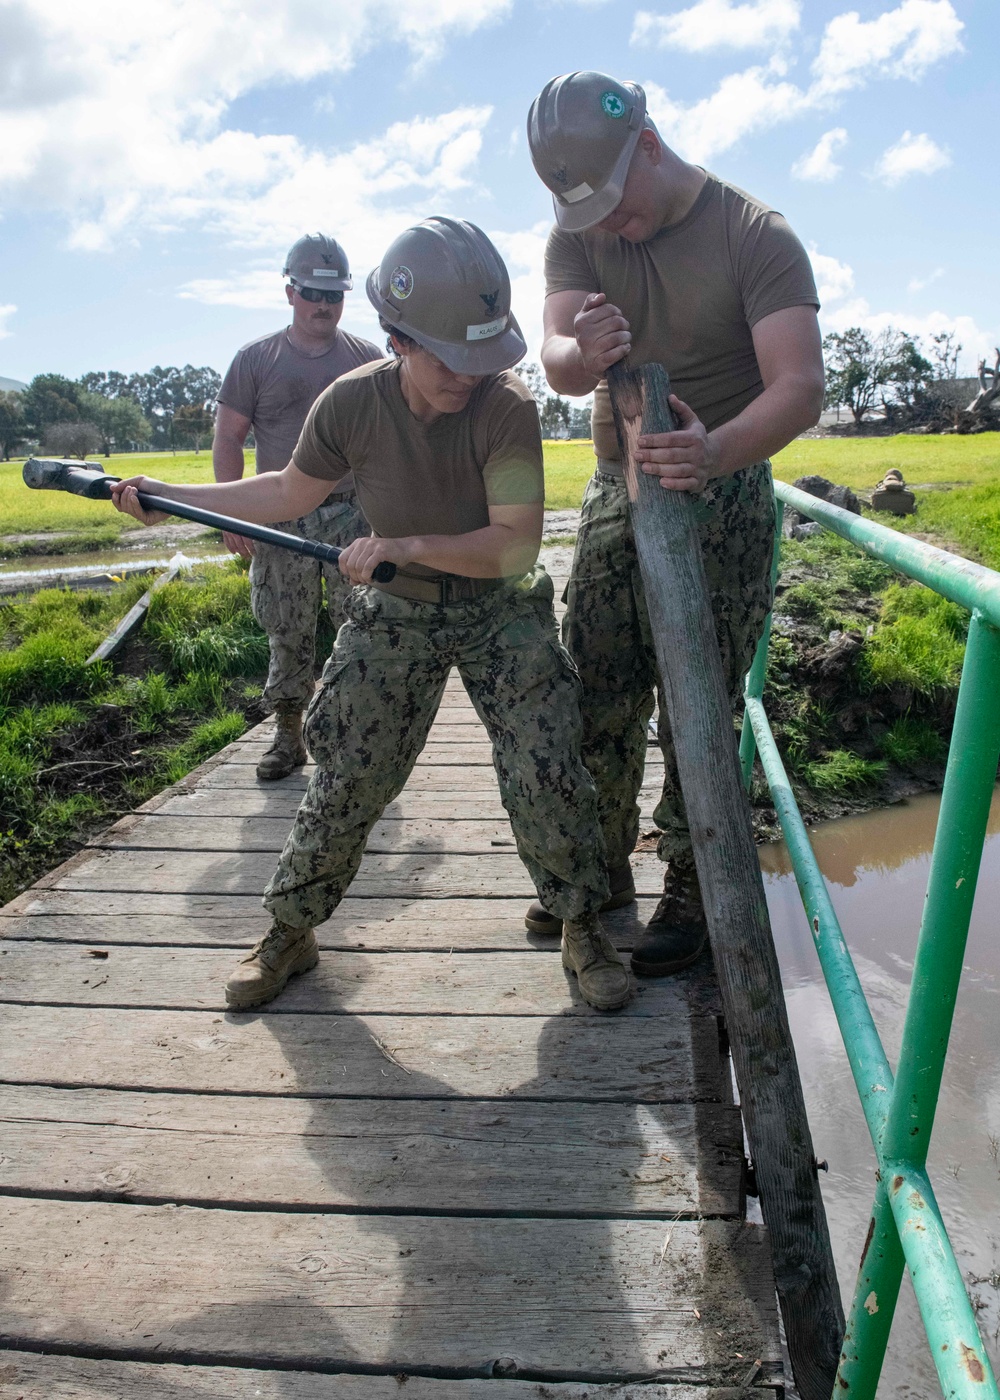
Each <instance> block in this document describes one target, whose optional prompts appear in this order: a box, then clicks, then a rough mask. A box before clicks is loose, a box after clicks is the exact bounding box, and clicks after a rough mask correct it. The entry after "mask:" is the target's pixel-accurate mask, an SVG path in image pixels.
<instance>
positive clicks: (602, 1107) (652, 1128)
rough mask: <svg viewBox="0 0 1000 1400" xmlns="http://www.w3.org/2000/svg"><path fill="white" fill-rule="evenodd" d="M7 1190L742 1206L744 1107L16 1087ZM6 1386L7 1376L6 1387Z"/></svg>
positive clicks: (679, 1209) (298, 1202)
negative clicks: (389, 1107) (389, 1100)
mask: <svg viewBox="0 0 1000 1400" xmlns="http://www.w3.org/2000/svg"><path fill="white" fill-rule="evenodd" d="M0 1123H2V1124H3V1125H4V1148H5V1151H4V1153H3V1154H2V1155H0V1192H3V1193H4V1194H9V1193H11V1192H24V1193H29V1192H34V1193H38V1194H43V1193H51V1194H53V1195H67V1196H80V1197H85V1198H94V1199H100V1198H102V1197H103V1198H107V1199H113V1200H140V1201H143V1202H145V1203H147V1204H149V1203H152V1202H156V1201H176V1202H184V1203H187V1204H203V1205H204V1204H208V1203H211V1202H215V1203H222V1204H229V1205H234V1204H235V1205H255V1206H260V1205H266V1206H269V1207H271V1208H278V1207H285V1208H293V1209H296V1210H301V1209H304V1208H308V1209H312V1210H331V1209H334V1210H348V1209H354V1210H380V1211H384V1210H392V1211H413V1210H417V1211H421V1210H423V1211H451V1212H466V1213H470V1214H490V1213H503V1214H529V1215H540V1214H559V1215H591V1216H604V1217H607V1216H614V1217H618V1218H622V1219H624V1218H626V1217H632V1216H651V1217H661V1216H664V1215H687V1216H692V1215H701V1216H730V1217H735V1216H737V1215H738V1213H739V1210H740V1177H741V1170H742V1161H743V1131H742V1126H741V1122H740V1116H739V1110H738V1109H736V1108H734V1107H733V1106H732V1105H729V1104H698V1105H691V1104H657V1105H645V1104H628V1105H624V1104H608V1103H604V1104H574V1103H560V1104H550V1103H515V1102H512V1103H508V1104H502V1105H499V1104H497V1103H496V1102H495V1101H493V1102H485V1103H483V1102H477V1101H476V1100H469V1099H458V1100H450V1101H445V1102H421V1101H419V1100H417V1101H407V1100H403V1101H400V1102H398V1103H395V1104H394V1105H393V1106H392V1113H391V1115H390V1114H389V1113H387V1112H386V1106H385V1104H384V1103H381V1102H366V1101H364V1100H352V1099H336V1100H333V1099H273V1098H252V1097H245V1096H243V1097H231V1096H220V1095H207V1096H206V1095H191V1094H138V1093H130V1092H128V1091H123V1090H113V1091H112V1090H89V1089H71V1090H67V1089H48V1088H36V1087H17V1086H13V1087H12V1086H8V1087H0ZM3 1394H4V1392H3V1389H2V1387H0V1396H2V1395H3Z"/></svg>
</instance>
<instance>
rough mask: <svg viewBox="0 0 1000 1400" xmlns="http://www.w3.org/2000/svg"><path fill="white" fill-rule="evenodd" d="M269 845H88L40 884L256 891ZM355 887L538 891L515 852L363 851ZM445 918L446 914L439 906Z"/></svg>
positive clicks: (268, 869)
mask: <svg viewBox="0 0 1000 1400" xmlns="http://www.w3.org/2000/svg"><path fill="white" fill-rule="evenodd" d="M274 867H275V858H274V856H272V855H269V854H267V853H264V852H254V851H247V852H245V853H231V852H230V853H226V852H198V851H103V850H96V849H88V850H85V851H80V852H78V854H77V855H75V856H74V857H73V858H72V860H69V861H67V862H66V864H65V865H62V866H60V867H59V868H58V869H57V870H53V871H52V872H51V873H50V874H48V875H46V876H45V877H44V878H43V879H42V880H40V881H39V884H40V885H48V886H55V887H56V888H58V889H65V890H69V889H78V890H88V889H89V890H109V891H110V890H144V891H148V892H149V893H151V894H152V893H169V892H172V891H173V892H177V893H183V892H186V891H188V890H197V891H198V892H199V893H201V894H259V893H260V892H261V891H262V890H263V889H264V886H265V885H266V884H267V882H268V880H269V879H270V878H271V876H272V875H273V873H274ZM632 870H633V874H634V877H635V885H636V889H637V890H638V891H639V892H640V893H642V894H657V893H659V892H660V891H661V890H662V888H663V874H662V866H661V865H660V862H659V861H658V860H657V858H656V856H655V854H652V853H649V854H647V853H644V852H643V853H640V854H638V855H635V856H633V858H632ZM351 890H352V891H353V893H354V895H355V897H357V896H364V895H371V896H379V897H383V898H384V897H386V896H392V897H407V896H409V897H411V898H412V897H415V896H418V895H419V896H421V897H423V898H425V899H448V898H450V897H453V896H470V895H471V896H479V897H483V898H493V897H512V896H514V895H520V896H523V897H527V898H529V899H530V898H532V897H533V896H534V893H535V891H534V887H533V885H532V883H531V880H530V878H529V876H528V872H527V871H526V870H525V868H524V866H523V865H522V864H521V862H520V860H519V859H518V857H517V856H516V855H513V854H507V853H506V852H503V853H500V852H498V853H497V854H495V855H491V856H490V857H489V859H484V858H483V857H482V856H469V855H465V856H462V855H450V856H447V857H436V856H433V855H366V856H365V857H364V858H363V860H362V862H361V868H360V870H359V871H358V874H357V876H356V877H355V879H354V881H353V883H352V885H351ZM442 917H445V918H446V917H447V914H446V913H444V912H443V911H442Z"/></svg>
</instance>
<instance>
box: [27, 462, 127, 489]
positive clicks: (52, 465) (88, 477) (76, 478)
mask: <svg viewBox="0 0 1000 1400" xmlns="http://www.w3.org/2000/svg"><path fill="white" fill-rule="evenodd" d="M21 476H22V479H23V481H24V484H25V486H30V487H31V489H32V490H33V491H68V492H69V493H70V494H71V495H73V496H89V497H91V498H92V499H94V500H108V499H109V498H110V496H111V483H112V482H113V481H117V480H118V479H119V478H118V477H116V476H107V475H106V473H105V471H104V468H103V467H102V466H101V464H100V462H74V461H71V460H68V459H67V458H65V457H29V459H28V460H27V461H26V462H25V464H24V467H23V468H22V471H21Z"/></svg>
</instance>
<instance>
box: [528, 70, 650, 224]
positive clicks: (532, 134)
mask: <svg viewBox="0 0 1000 1400" xmlns="http://www.w3.org/2000/svg"><path fill="white" fill-rule="evenodd" d="M645 123H646V94H645V92H644V91H643V90H642V88H641V87H640V86H639V84H638V83H620V82H618V80H617V79H616V78H609V77H608V75H607V74H606V73H591V72H585V73H567V74H565V75H564V76H563V77H561V78H553V79H552V81H551V82H548V83H546V84H545V86H544V87H543V88H542V90H541V92H540V93H539V94H538V96H537V97H536V98H535V100H534V102H533V103H532V104H531V111H530V112H529V113H528V145H529V146H530V148H531V159H532V161H533V163H534V166H535V169H536V170H537V172H538V174H539V176H540V178H541V180H542V181H543V183H544V184H545V185H547V186H548V188H549V189H550V190H551V192H552V203H553V204H554V206H555V211H556V223H557V224H558V225H559V227H560V228H564V229H567V230H568V231H569V232H570V233H578V232H580V231H581V230H582V229H586V228H592V227H593V225H594V224H599V223H600V222H601V220H602V219H606V218H607V217H608V215H609V214H610V213H611V212H612V210H614V209H616V208H617V206H618V205H619V204H620V203H621V198H622V191H623V190H624V188H625V177H626V175H627V174H628V167H629V162H630V161H631V159H632V154H633V152H634V151H635V148H636V145H637V143H638V140H639V133H640V132H641V131H642V129H643V126H644V125H645Z"/></svg>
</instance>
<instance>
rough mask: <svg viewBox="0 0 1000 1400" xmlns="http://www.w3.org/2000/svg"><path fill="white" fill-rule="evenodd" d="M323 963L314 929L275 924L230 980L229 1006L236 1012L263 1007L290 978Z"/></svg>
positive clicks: (227, 990) (227, 986)
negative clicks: (320, 960)
mask: <svg viewBox="0 0 1000 1400" xmlns="http://www.w3.org/2000/svg"><path fill="white" fill-rule="evenodd" d="M318 962H319V945H318V944H317V942H316V935H315V934H314V933H313V931H312V929H311V928H292V927H291V926H290V925H289V924H283V923H280V922H279V921H278V920H277V919H275V921H274V923H273V924H272V925H271V927H270V928H269V929H268V931H267V933H265V935H264V937H263V938H262V939H261V940H260V942H259V943H255V944H254V946H253V947H252V948H251V949H250V952H249V953H248V954H247V955H246V957H245V958H242V959H241V960H240V962H239V963H238V964H237V967H236V971H235V972H234V973H233V975H232V977H230V979H229V981H228V982H227V983H226V1005H227V1006H231V1007H232V1008H233V1010H234V1011H245V1010H246V1009H247V1007H250V1006H261V1005H263V1003H264V1002H265V1001H271V1000H272V998H273V997H276V996H277V995H278V993H279V992H280V991H281V989H282V988H283V987H284V985H285V983H286V982H287V981H288V979H289V977H296V976H298V974H299V973H300V972H308V971H309V969H310V968H312V967H315V966H316V964H317V963H318Z"/></svg>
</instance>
